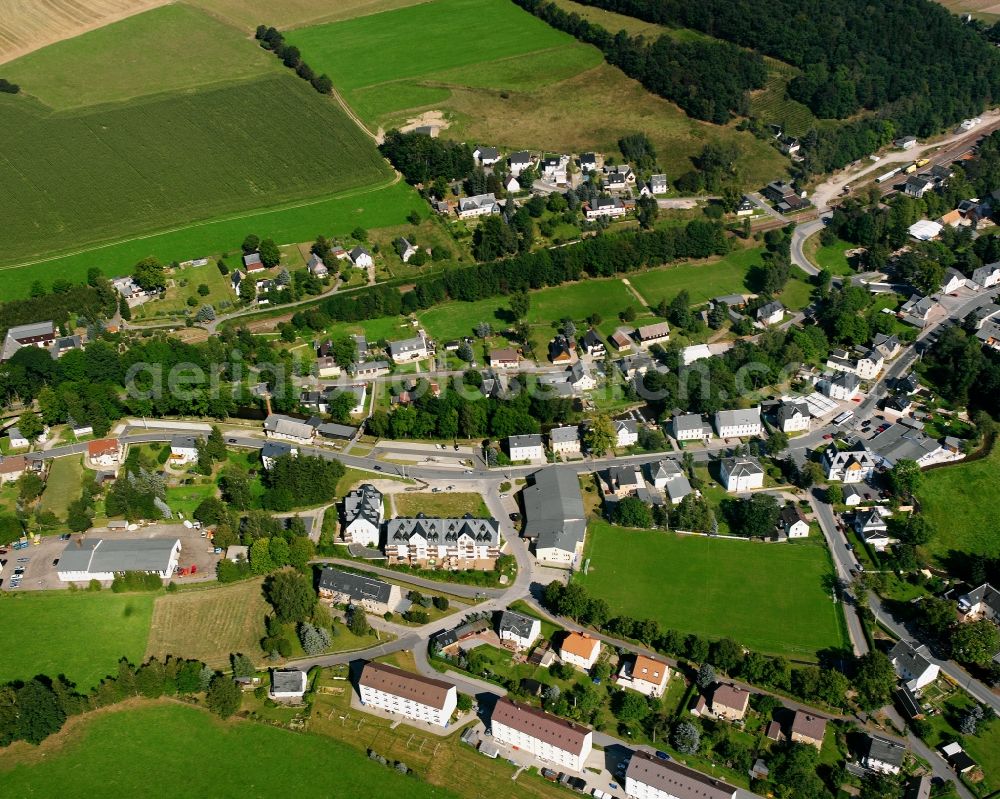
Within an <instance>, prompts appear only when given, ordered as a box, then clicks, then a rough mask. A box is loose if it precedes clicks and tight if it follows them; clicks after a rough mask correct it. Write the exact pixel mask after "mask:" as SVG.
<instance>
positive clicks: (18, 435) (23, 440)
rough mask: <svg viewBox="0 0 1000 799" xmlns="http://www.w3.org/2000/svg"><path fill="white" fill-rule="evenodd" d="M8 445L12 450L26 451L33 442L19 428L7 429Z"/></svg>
mask: <svg viewBox="0 0 1000 799" xmlns="http://www.w3.org/2000/svg"><path fill="white" fill-rule="evenodd" d="M7 443H8V444H10V448H11V449H26V448H27V447H29V446H31V442H30V441H29V440H28V439H27V437H25V435H24V434H23V433H22V432H21V430H20V428H18V427H8V428H7Z"/></svg>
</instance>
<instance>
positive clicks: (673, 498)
mask: <svg viewBox="0 0 1000 799" xmlns="http://www.w3.org/2000/svg"><path fill="white" fill-rule="evenodd" d="M647 469H648V470H649V482H650V483H652V484H653V488H655V489H657V490H659V491H663V492H664V493H665V494H666V496H667V498H668V499H669V500H670V504H671V505H679V504H680V503H681V500H682V499H684V497H686V496H687V495H688V494H690V493H691V492H692V491H693V490H694V489H692V488H691V482H690V481H689V480H688V478H687V475H686V474H684V470H683V469H682V468H681V466H680V464H679V463H677V461H675V460H672V459H670V458H664V459H663V460H661V461H657V462H655V463H650V464H648V465H647Z"/></svg>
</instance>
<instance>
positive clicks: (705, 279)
mask: <svg viewBox="0 0 1000 799" xmlns="http://www.w3.org/2000/svg"><path fill="white" fill-rule="evenodd" d="M762 252H763V250H762V249H761V248H759V247H757V248H752V249H747V250H736V251H735V252H732V253H730V254H729V255H727V256H726V257H724V258H722V259H719V260H716V261H711V262H708V263H685V264H678V265H676V266H668V267H666V268H664V269H656V270H653V271H650V272H642V273H641V274H638V275H630V276H629V282H630V283H631V284H632V285H633V286H634V287H635V288H636V289H637V290H638V291H639V293H640V294H642V296H643V297H645V298H646V301H647V302H648V303H649V304H650V305H657V304H658V303H659V302H660V300H663V299H666V300H668V301H669V300H672V299H673V298H674V297H675V296H676V295H677V293H678V292H680V291H683V290H687V292H688V294H690V295H691V302H693V303H703V302H706V301H708V300H710V299H711V298H712V297H718V296H720V295H722V294H740V293H746V292H748V291H749V289H748V288H747V287H746V276H747V271H748V270H749V269H750V267H752V266H759V265H760V264H761V263H762V261H761V257H760V255H761V253H762Z"/></svg>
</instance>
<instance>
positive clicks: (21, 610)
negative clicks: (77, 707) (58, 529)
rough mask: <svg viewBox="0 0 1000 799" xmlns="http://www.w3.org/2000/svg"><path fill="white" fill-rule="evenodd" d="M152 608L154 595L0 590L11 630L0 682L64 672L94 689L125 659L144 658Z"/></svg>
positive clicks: (0, 661) (1, 614) (0, 607)
mask: <svg viewBox="0 0 1000 799" xmlns="http://www.w3.org/2000/svg"><path fill="white" fill-rule="evenodd" d="M28 554H30V552H29V553H28ZM152 612H153V595H152V594H112V593H111V592H110V591H102V592H100V593H90V592H87V591H78V592H73V593H70V592H68V591H49V592H38V591H23V592H18V593H15V594H0V618H2V619H3V621H4V629H5V630H7V631H8V634H7V643H6V644H5V646H3V647H2V648H0V682H7V681H8V680H26V679H30V678H31V677H34V676H35V675H36V674H47V675H49V676H50V677H55V676H57V675H59V674H65V675H66V677H67V678H68V679H69V680H70V681H72V682H74V683H76V684H77V685H78V686H80V688H82V689H84V690H89V689H90V688H92V687H93V686H95V685H97V683H99V682H100V681H101V679H102V678H103V677H105V676H106V675H108V674H113V673H114V672H116V671H117V669H118V666H117V664H118V660H119V659H120V658H122V657H127V658H128V659H129V660H130V661H131V662H132V663H139V662H141V661H142V654H143V652H145V651H146V638H147V636H148V635H149V620H150V617H151V615H152Z"/></svg>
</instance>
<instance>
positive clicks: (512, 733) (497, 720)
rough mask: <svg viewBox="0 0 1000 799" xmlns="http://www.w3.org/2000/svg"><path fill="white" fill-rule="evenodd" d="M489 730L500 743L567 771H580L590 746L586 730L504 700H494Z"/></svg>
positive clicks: (528, 707) (591, 740)
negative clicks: (494, 704) (490, 729)
mask: <svg viewBox="0 0 1000 799" xmlns="http://www.w3.org/2000/svg"><path fill="white" fill-rule="evenodd" d="M490 727H491V728H492V730H493V737H494V738H495V739H496V740H497V741H499V742H500V743H503V744H507V745H508V746H516V747H517V748H518V749H523V750H524V751H526V752H530V753H531V754H533V755H534V756H535V757H537V758H538V759H540V760H544V761H547V762H549V763H554V764H556V765H558V766H562V767H563V768H568V769H570V770H571V771H583V768H584V764H585V763H586V762H587V757H588V756H589V755H590V752H591V749H592V748H593V744H594V741H593V738H594V733H593V731H592V730H590V729H589V728H588V727H583V726H581V725H579V724H574V723H573V722H572V721H566V719H561V718H559V717H558V716H553V715H552V714H551V713H546V712H545V711H544V710H539V709H538V708H535V707H531V706H530V705H522V704H520V703H519V702H514V701H512V700H510V699H507V697H502V698H500V699H498V700H497V703H496V706H495V707H494V708H493V715H492V717H491V718H490Z"/></svg>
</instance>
